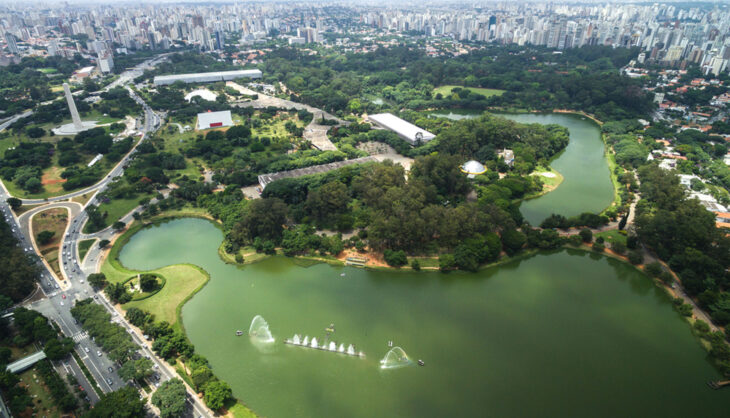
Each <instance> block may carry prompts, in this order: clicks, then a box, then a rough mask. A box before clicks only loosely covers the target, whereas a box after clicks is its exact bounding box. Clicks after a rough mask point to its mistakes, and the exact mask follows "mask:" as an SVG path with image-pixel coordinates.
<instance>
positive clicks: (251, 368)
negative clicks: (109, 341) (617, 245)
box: [120, 219, 730, 418]
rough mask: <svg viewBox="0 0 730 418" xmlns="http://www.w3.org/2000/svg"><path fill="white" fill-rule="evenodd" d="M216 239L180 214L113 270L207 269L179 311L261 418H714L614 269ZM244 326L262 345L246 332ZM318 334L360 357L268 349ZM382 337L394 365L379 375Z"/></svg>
mask: <svg viewBox="0 0 730 418" xmlns="http://www.w3.org/2000/svg"><path fill="white" fill-rule="evenodd" d="M222 240H223V234H222V233H221V231H220V230H219V229H218V228H216V227H215V226H214V225H213V224H212V223H210V222H208V221H206V220H202V219H180V220H175V221H170V222H167V223H163V224H161V225H159V226H156V227H151V228H147V229H144V230H142V231H140V232H139V233H137V234H136V235H134V236H133V237H132V239H131V240H130V241H129V243H128V244H127V245H126V246H125V247H124V249H123V250H122V252H121V254H120V259H121V262H122V263H123V264H124V265H125V266H127V267H130V268H136V269H152V268H157V267H161V266H165V265H169V264H176V263H183V262H184V263H193V264H196V265H199V266H201V267H202V268H204V269H205V270H207V271H208V272H209V273H210V275H211V280H210V281H209V282H208V284H207V285H206V286H205V287H204V288H203V289H202V290H201V291H200V292H199V293H198V294H197V295H195V296H194V297H193V298H192V299H191V300H190V301H189V302H188V303H187V304H186V305H185V306H184V308H183V311H182V314H183V323H184V326H185V330H186V332H187V334H188V336H189V338H190V340H191V341H192V342H193V343H194V344H195V347H196V350H197V351H198V352H199V353H201V354H202V355H204V356H206V357H207V358H208V359H209V360H210V363H211V365H212V366H213V368H214V370H215V373H216V374H217V375H218V376H219V377H220V378H221V379H223V380H225V381H226V382H228V383H229V384H230V385H231V387H232V388H233V392H234V394H235V395H236V397H238V398H239V399H241V400H242V401H243V402H244V403H246V404H247V405H248V406H249V407H251V408H252V409H253V410H254V411H256V412H257V413H259V414H260V415H262V416H266V417H271V418H276V417H374V416H377V417H396V416H397V417H445V416H494V417H536V416H564V417H587V416H590V417H598V416H606V417H616V416H630V417H647V416H665V417H673V416H677V417H688V416H693V417H720V416H727V406H728V405H729V404H730V390H725V391H723V390H711V389H709V388H708V387H707V385H706V382H707V381H708V380H713V379H719V378H720V376H719V374H718V372H717V371H716V370H715V369H714V368H713V367H712V366H711V364H710V363H709V362H708V360H707V355H706V352H705V351H704V349H703V348H702V347H701V346H700V344H699V342H698V340H697V339H696V338H695V337H694V336H692V334H691V332H690V329H689V325H688V324H687V323H686V322H685V321H684V320H683V319H682V318H681V317H680V316H679V315H678V314H677V313H675V312H674V310H673V309H672V306H671V301H670V300H669V298H668V297H667V296H666V295H665V294H664V293H663V292H662V291H660V290H659V289H657V288H656V287H655V286H654V285H653V283H652V282H651V280H650V279H648V278H647V277H646V276H644V275H643V274H641V273H639V272H637V271H636V270H635V269H633V268H632V267H631V266H628V265H626V264H623V263H620V262H618V261H616V260H612V259H609V258H605V257H602V256H600V255H596V254H589V253H584V252H579V251H572V250H561V251H558V252H551V253H541V254H538V255H535V256H532V257H529V258H526V259H524V260H521V261H514V262H510V263H508V264H505V265H502V266H499V267H497V268H492V269H487V270H483V271H481V272H479V273H475V274H460V273H456V274H441V273H435V272H434V273H426V272H421V273H400V272H372V271H367V270H363V269H355V268H337V267H331V266H328V265H324V264H319V265H315V266H312V267H308V268H303V267H298V266H296V265H295V264H294V263H293V262H292V261H291V260H290V259H286V258H283V257H273V258H270V259H267V260H264V261H262V262H259V263H256V264H253V265H249V266H246V267H244V268H240V269H239V268H236V267H235V266H232V265H227V264H225V263H223V262H222V261H221V260H220V258H219V257H218V254H217V248H218V246H219V245H220V243H221V241H222ZM343 274H344V276H343ZM256 315H260V316H261V317H262V318H264V319H265V321H266V322H267V323H268V326H269V331H270V332H271V334H272V337H273V338H274V340H275V341H274V342H273V343H271V344H265V345H261V344H257V343H256V341H255V339H252V338H250V337H248V336H247V335H245V334H247V332H248V330H249V328H250V327H251V323H252V320H253V318H254V317H255V316H256ZM330 324H334V329H335V331H334V333H332V335H331V340H334V341H337V343H338V344H339V343H344V344H345V345H348V344H353V345H354V346H355V348H356V350H357V351H360V350H361V351H363V353H364V354H365V358H357V357H351V356H347V355H344V354H339V353H333V352H327V351H322V350H315V349H310V348H302V347H296V346H291V345H286V344H283V341H284V340H285V339H286V338H291V337H292V336H293V335H294V334H300V335H301V336H302V337H304V336H305V335H306V336H309V337H310V338H311V337H316V338H317V339H318V340H319V341H320V342H321V341H323V339H324V338H325V334H326V331H325V328H327V327H329V326H330ZM256 326H257V327H258V326H261V324H258V325H256ZM236 330H243V331H244V336H240V337H238V336H236V335H235V332H236ZM267 337H268V336H267ZM389 341H392V342H393V348H394V347H401V348H402V349H403V350H404V352H405V353H406V355H407V356H408V358H409V359H410V364H409V365H406V366H404V367H400V368H395V369H390V370H383V369H381V367H380V366H381V365H380V360H381V359H382V358H383V357H385V356H386V354H387V353H388V351H389V350H391V347H389V345H388V342H389ZM418 359H422V360H423V361H424V363H425V365H424V366H422V367H421V366H418V365H417V363H416V362H417V360H418Z"/></svg>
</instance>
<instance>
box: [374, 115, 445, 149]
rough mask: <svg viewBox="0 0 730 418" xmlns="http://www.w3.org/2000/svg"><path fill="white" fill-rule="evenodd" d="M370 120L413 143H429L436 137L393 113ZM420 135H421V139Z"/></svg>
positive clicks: (375, 116) (376, 116)
mask: <svg viewBox="0 0 730 418" xmlns="http://www.w3.org/2000/svg"><path fill="white" fill-rule="evenodd" d="M368 119H370V120H371V121H373V122H375V123H376V124H378V125H380V126H382V127H384V128H387V129H390V130H391V131H393V132H395V133H397V134H398V135H400V136H401V137H403V138H405V139H407V140H408V141H410V142H411V143H415V142H416V141H417V140H418V139H420V140H421V141H423V142H427V141H430V140H432V139H434V138H435V137H436V135H434V134H432V133H431V132H429V131H427V130H425V129H421V128H419V127H418V126H416V125H414V124H412V123H410V122H408V121H406V120H403V119H401V118H399V117H398V116H395V115H394V114H392V113H378V114H376V115H370V116H368ZM418 134H420V136H421V137H420V138H419V135H418Z"/></svg>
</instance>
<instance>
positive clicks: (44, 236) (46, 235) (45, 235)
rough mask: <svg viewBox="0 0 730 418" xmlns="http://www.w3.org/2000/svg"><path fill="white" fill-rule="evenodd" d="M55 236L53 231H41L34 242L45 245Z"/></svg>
mask: <svg viewBox="0 0 730 418" xmlns="http://www.w3.org/2000/svg"><path fill="white" fill-rule="evenodd" d="M55 235H56V233H55V232H53V231H41V232H39V233H38V235H36V237H35V238H36V241H38V244H41V245H45V244H48V243H49V242H51V240H52V239H53V237H54V236H55Z"/></svg>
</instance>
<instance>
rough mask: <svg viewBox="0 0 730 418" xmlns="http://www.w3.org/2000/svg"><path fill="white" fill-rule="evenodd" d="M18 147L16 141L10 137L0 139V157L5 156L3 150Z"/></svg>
mask: <svg viewBox="0 0 730 418" xmlns="http://www.w3.org/2000/svg"><path fill="white" fill-rule="evenodd" d="M16 145H18V140H17V139H15V138H14V137H12V136H8V137H7V138H2V139H0V157H2V156H3V155H5V150H7V149H8V148H12V147H14V146H16Z"/></svg>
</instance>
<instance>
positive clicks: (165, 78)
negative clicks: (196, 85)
mask: <svg viewBox="0 0 730 418" xmlns="http://www.w3.org/2000/svg"><path fill="white" fill-rule="evenodd" d="M261 75H262V73H261V70H233V71H211V72H208V73H190V74H172V75H158V76H156V77H155V79H154V84H155V85H163V84H172V83H174V82H176V81H192V82H201V83H203V82H211V81H226V80H235V79H236V78H242V77H250V78H261Z"/></svg>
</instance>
